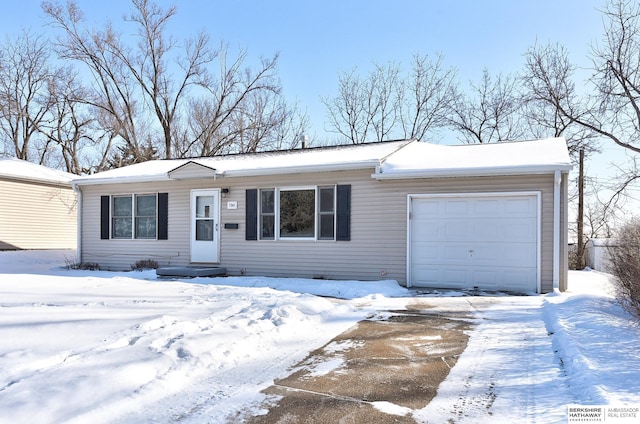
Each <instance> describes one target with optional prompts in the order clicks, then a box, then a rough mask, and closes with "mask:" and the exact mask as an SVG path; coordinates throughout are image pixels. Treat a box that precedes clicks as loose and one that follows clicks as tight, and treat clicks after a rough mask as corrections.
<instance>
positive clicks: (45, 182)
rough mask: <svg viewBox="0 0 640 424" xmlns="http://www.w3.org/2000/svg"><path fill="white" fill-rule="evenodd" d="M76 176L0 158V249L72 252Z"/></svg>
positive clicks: (75, 232) (75, 239)
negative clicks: (72, 185)
mask: <svg viewBox="0 0 640 424" xmlns="http://www.w3.org/2000/svg"><path fill="white" fill-rule="evenodd" d="M74 177H76V175H73V174H69V173H67V172H62V171H57V170H54V169H50V168H47V167H45V166H41V165H37V164H34V163H31V162H27V161H24V160H20V159H16V158H6V159H0V193H2V200H1V201H0V250H16V249H75V248H76V245H77V240H78V237H77V228H78V226H77V211H76V195H75V193H74V191H73V189H72V187H71V179H72V178H74Z"/></svg>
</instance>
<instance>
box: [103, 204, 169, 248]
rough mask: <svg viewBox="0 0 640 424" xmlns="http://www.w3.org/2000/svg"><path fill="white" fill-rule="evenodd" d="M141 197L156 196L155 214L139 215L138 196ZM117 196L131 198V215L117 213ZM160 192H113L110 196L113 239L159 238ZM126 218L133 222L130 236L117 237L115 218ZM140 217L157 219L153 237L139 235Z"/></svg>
mask: <svg viewBox="0 0 640 424" xmlns="http://www.w3.org/2000/svg"><path fill="white" fill-rule="evenodd" d="M140 197H154V198H155V213H154V215H153V216H152V215H139V214H138V202H137V200H138V198H140ZM116 198H129V199H130V201H131V215H129V216H125V215H117V216H116V215H115V214H114V211H115V210H114V209H115V201H114V199H116ZM158 198H159V193H126V194H124V193H123V194H112V195H110V196H109V203H110V207H109V214H110V216H109V226H110V228H109V235H110V238H111V239H112V240H158V231H159V228H158V226H159V225H160V223H159V221H160V218H159V204H158V202H159V200H158ZM116 217H117V218H119V219H124V218H128V219H129V220H130V223H131V234H130V236H129V237H116V236H115V219H116ZM139 218H153V219H155V234H154V235H153V237H142V236H139V235H138V231H137V224H138V219H139Z"/></svg>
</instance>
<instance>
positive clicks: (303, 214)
mask: <svg viewBox="0 0 640 424" xmlns="http://www.w3.org/2000/svg"><path fill="white" fill-rule="evenodd" d="M279 221H280V238H314V237H315V235H316V225H315V224H316V190H315V189H308V190H284V189H283V190H280V220H279Z"/></svg>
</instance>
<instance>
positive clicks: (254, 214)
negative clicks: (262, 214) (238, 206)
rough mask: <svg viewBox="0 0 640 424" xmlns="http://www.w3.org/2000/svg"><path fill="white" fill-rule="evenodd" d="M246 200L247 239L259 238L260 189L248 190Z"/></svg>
mask: <svg viewBox="0 0 640 424" xmlns="http://www.w3.org/2000/svg"><path fill="white" fill-rule="evenodd" d="M245 201H246V202H245V203H246V208H245V225H244V226H245V240H258V190H257V189H255V188H253V189H249V190H247V191H246V193H245Z"/></svg>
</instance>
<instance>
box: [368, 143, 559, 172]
mask: <svg viewBox="0 0 640 424" xmlns="http://www.w3.org/2000/svg"><path fill="white" fill-rule="evenodd" d="M570 169H571V159H570V158H569V150H568V149H567V142H566V140H565V139H564V138H562V137H560V138H547V139H542V140H531V141H515V142H502V143H492V144H464V145H455V146H451V145H442V144H431V143H419V142H414V143H411V144H409V145H407V146H406V147H405V148H403V149H400V150H398V151H397V152H396V153H394V154H393V155H391V156H390V157H388V158H387V159H386V160H384V161H383V163H382V164H381V166H380V168H379V170H378V172H377V173H376V175H375V177H376V178H378V179H387V178H389V179H391V178H428V177H457V176H482V175H513V174H536V173H545V172H551V171H555V170H560V171H569V170H570Z"/></svg>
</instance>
